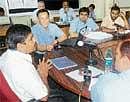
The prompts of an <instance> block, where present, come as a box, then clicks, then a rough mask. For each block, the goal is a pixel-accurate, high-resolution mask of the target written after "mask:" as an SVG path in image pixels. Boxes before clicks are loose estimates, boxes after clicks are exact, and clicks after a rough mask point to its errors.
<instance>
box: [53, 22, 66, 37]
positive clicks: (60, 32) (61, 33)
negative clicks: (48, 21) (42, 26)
mask: <svg viewBox="0 0 130 102" xmlns="http://www.w3.org/2000/svg"><path fill="white" fill-rule="evenodd" d="M53 29H54V32H53V33H54V35H55V37H60V36H62V35H63V34H64V32H63V31H62V30H61V29H60V28H59V27H58V26H57V25H55V24H54V26H53Z"/></svg>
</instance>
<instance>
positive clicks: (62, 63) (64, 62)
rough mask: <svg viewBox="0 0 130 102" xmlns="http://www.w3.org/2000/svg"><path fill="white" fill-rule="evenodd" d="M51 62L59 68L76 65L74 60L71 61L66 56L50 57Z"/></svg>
mask: <svg viewBox="0 0 130 102" xmlns="http://www.w3.org/2000/svg"><path fill="white" fill-rule="evenodd" d="M51 62H52V64H53V65H54V66H55V67H56V68H57V69H59V70H61V69H67V68H71V67H76V66H77V64H76V63H75V62H74V61H72V60H71V59H69V58H68V57H66V56H64V57H58V58H54V59H51Z"/></svg>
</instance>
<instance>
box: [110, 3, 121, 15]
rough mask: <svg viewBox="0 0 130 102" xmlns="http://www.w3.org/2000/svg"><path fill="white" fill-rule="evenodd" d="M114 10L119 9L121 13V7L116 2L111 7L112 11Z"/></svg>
mask: <svg viewBox="0 0 130 102" xmlns="http://www.w3.org/2000/svg"><path fill="white" fill-rule="evenodd" d="M113 10H116V11H119V13H120V8H119V6H117V5H116V4H115V5H114V6H112V7H111V11H113Z"/></svg>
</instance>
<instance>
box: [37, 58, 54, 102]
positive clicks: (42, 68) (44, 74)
mask: <svg viewBox="0 0 130 102" xmlns="http://www.w3.org/2000/svg"><path fill="white" fill-rule="evenodd" d="M46 60H47V59H46V58H43V60H42V61H41V60H39V64H38V72H39V75H40V77H41V79H42V81H43V82H44V84H45V85H46V87H47V88H48V90H49V85H48V80H47V78H48V71H49V69H51V68H52V66H51V63H50V61H49V60H47V61H46ZM47 99H48V96H46V97H43V98H41V99H40V100H41V101H43V102H44V101H47Z"/></svg>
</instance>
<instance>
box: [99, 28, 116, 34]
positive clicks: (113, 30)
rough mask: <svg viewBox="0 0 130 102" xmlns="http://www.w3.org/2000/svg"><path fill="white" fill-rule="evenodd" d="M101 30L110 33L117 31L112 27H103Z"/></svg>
mask: <svg viewBox="0 0 130 102" xmlns="http://www.w3.org/2000/svg"><path fill="white" fill-rule="evenodd" d="M101 30H102V31H103V32H108V33H112V32H115V29H110V28H106V27H103V26H102V27H101Z"/></svg>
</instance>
